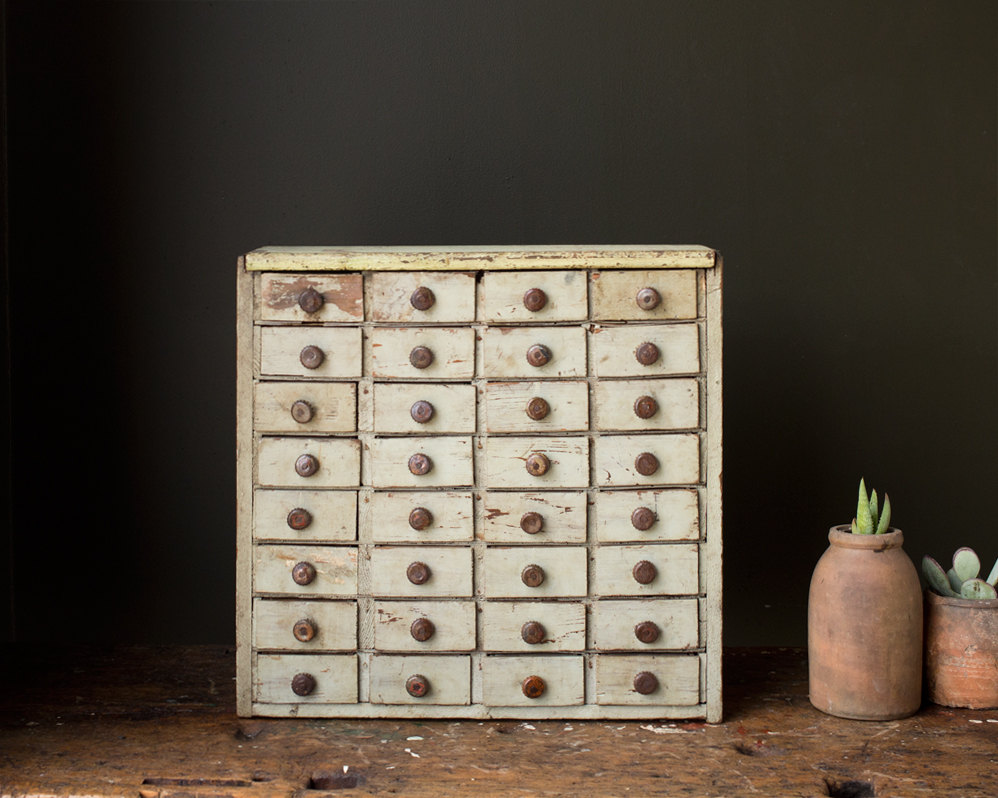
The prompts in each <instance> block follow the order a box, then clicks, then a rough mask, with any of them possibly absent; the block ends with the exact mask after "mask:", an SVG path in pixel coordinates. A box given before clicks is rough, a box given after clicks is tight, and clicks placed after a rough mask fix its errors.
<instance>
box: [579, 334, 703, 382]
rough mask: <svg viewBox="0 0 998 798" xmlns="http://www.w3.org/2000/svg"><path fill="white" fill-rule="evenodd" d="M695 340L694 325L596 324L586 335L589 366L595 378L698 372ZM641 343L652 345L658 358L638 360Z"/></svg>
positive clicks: (697, 336) (698, 338)
mask: <svg viewBox="0 0 998 798" xmlns="http://www.w3.org/2000/svg"><path fill="white" fill-rule="evenodd" d="M699 342H700V336H699V332H698V329H697V325H695V324H668V325H657V324H652V325H646V324H628V325H622V326H619V327H617V326H613V327H599V326H596V327H595V328H594V329H593V332H592V334H591V335H590V346H592V348H593V369H594V372H595V374H596V375H597V376H598V377H660V376H663V375H667V374H696V373H697V372H698V371H700V350H699V346H700V343H699ZM643 344H653V345H654V346H655V348H656V349H657V350H658V357H657V358H656V359H655V360H654V362H651V363H649V364H648V365H644V364H643V363H641V362H640V361H639V360H638V349H639V347H641V346H642V345H643ZM642 351H648V350H642ZM648 359H650V357H649V358H648Z"/></svg>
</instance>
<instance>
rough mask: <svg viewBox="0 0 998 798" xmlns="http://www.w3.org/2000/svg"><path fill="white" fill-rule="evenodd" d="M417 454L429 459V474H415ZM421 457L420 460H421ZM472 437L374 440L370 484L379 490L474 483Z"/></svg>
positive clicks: (372, 442)
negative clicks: (413, 468)
mask: <svg viewBox="0 0 998 798" xmlns="http://www.w3.org/2000/svg"><path fill="white" fill-rule="evenodd" d="M414 455H425V457H427V458H429V471H427V472H426V473H425V474H415V473H413V472H412V470H411V469H410V462H412V463H413V467H416V466H418V462H416V461H414V460H413V459H412V458H413V456H414ZM418 459H419V458H417V460H418ZM474 481H475V480H474V468H473V466H472V459H471V438H452V437H439V438H436V437H424V438H375V439H374V440H373V441H371V475H370V482H371V484H372V485H373V486H374V487H376V488H424V487H437V486H443V487H447V486H461V485H471V484H473V483H474Z"/></svg>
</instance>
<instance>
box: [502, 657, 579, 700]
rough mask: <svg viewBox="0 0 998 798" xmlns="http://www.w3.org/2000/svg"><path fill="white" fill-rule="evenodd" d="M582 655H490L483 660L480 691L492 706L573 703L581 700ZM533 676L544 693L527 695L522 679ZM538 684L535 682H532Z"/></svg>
mask: <svg viewBox="0 0 998 798" xmlns="http://www.w3.org/2000/svg"><path fill="white" fill-rule="evenodd" d="M582 668H583V663H582V657H575V656H570V655H561V656H558V655H550V656H510V657H505V656H490V657H486V658H485V661H484V662H483V663H482V691H483V692H484V694H485V695H484V698H485V703H486V704H491V705H492V706H511V707H527V706H531V707H533V706H573V705H576V704H581V703H582V702H583V696H584V692H583V670H582ZM530 677H536V678H539V679H541V680H542V682H543V692H541V693H540V695H538V696H537V697H536V698H528V697H527V696H526V695H525V694H524V691H523V687H524V680H526V679H530ZM533 683H534V684H537V683H536V681H534V682H533Z"/></svg>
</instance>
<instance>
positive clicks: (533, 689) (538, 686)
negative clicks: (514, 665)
mask: <svg viewBox="0 0 998 798" xmlns="http://www.w3.org/2000/svg"><path fill="white" fill-rule="evenodd" d="M520 689H521V690H522V691H523V694H524V695H525V696H526V697H527V698H540V697H541V696H542V695H544V691H545V690H546V689H547V685H546V684H545V683H544V680H543V679H542V678H541V677H540V676H528V677H527V678H526V679H524V680H523V682H522V683H521V684H520Z"/></svg>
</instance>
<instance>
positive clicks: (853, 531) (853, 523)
mask: <svg viewBox="0 0 998 798" xmlns="http://www.w3.org/2000/svg"><path fill="white" fill-rule="evenodd" d="M852 533H853V534H854V535H858V534H859V527H858V526H856V519H855V518H853V519H852Z"/></svg>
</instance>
